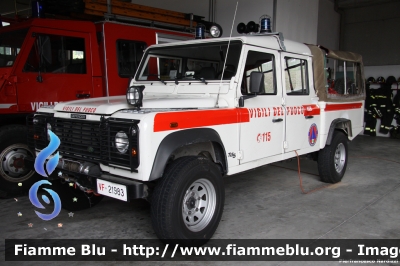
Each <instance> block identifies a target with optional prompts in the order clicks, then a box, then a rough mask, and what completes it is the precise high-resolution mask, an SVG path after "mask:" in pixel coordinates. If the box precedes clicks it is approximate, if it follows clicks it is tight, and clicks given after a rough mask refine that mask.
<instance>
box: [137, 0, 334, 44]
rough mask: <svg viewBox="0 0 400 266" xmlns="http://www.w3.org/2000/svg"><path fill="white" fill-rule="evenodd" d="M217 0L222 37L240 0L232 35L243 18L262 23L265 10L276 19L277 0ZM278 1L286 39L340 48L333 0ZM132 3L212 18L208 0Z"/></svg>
mask: <svg viewBox="0 0 400 266" xmlns="http://www.w3.org/2000/svg"><path fill="white" fill-rule="evenodd" d="M215 2H216V7H215V22H216V23H218V24H220V25H221V26H222V28H223V35H222V36H223V37H228V36H229V35H230V32H231V28H232V22H233V16H234V13H235V7H236V3H237V2H238V9H237V13H236V18H235V22H234V26H233V31H232V36H239V35H240V34H238V33H237V31H236V27H237V25H238V24H239V23H240V22H244V23H245V24H247V23H248V22H249V21H251V20H252V21H254V22H256V23H259V19H260V17H261V16H262V15H264V14H267V15H269V16H271V18H272V19H271V22H272V21H273V4H274V0H247V1H246V0H239V1H234V0H215ZM276 2H277V7H276V8H277V14H276V31H280V32H282V33H283V36H284V38H285V39H289V40H293V41H298V42H305V43H313V44H316V43H318V41H321V42H320V43H321V44H323V45H325V46H327V47H329V48H332V49H337V46H338V42H339V41H338V40H339V17H338V14H336V12H335V11H334V10H333V8H334V7H333V3H332V2H331V1H330V0H277V1H276ZM132 3H135V4H140V5H146V6H152V7H157V8H163V9H168V10H174V11H178V12H184V13H193V14H195V15H199V16H204V17H205V18H204V19H205V20H209V1H208V0H167V1H160V0H132ZM320 4H321V7H320V8H319V5H320ZM319 12H321V14H320V15H318V14H319ZM327 31H329V33H327Z"/></svg>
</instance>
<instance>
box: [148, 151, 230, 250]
mask: <svg viewBox="0 0 400 266" xmlns="http://www.w3.org/2000/svg"><path fill="white" fill-rule="evenodd" d="M224 201H225V189H224V184H223V179H222V176H221V171H220V170H219V168H218V167H217V165H216V164H215V163H213V162H212V161H210V160H209V159H207V158H204V157H196V156H188V157H181V158H178V159H177V160H175V161H173V162H172V163H171V164H170V165H169V166H168V167H167V169H166V171H165V173H164V175H163V177H162V178H161V180H160V181H159V182H158V184H157V186H156V188H155V190H154V193H153V195H152V200H151V219H152V225H153V228H154V230H155V232H156V234H157V236H158V238H160V239H161V240H163V241H164V242H166V243H179V244H181V245H186V246H201V245H203V244H205V243H206V242H207V241H208V240H209V239H210V238H211V237H212V236H213V234H214V232H215V230H216V229H217V227H218V224H219V222H220V220H221V216H222V212H223V206H224ZM189 212H190V214H189ZM196 219H197V220H196Z"/></svg>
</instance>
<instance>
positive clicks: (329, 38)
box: [317, 0, 340, 50]
mask: <svg viewBox="0 0 400 266" xmlns="http://www.w3.org/2000/svg"><path fill="white" fill-rule="evenodd" d="M339 37H340V15H339V14H338V13H337V12H336V11H335V5H334V3H333V1H330V0H319V7H318V30H317V44H320V45H322V46H325V47H327V48H329V49H332V50H339Z"/></svg>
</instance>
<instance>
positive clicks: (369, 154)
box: [0, 136, 400, 266]
mask: <svg viewBox="0 0 400 266" xmlns="http://www.w3.org/2000/svg"><path fill="white" fill-rule="evenodd" d="M389 160H392V161H389ZM296 169H297V161H296V160H292V161H285V162H280V163H276V164H273V165H268V166H265V167H261V168H259V169H257V170H253V171H250V172H247V173H242V174H238V175H235V176H230V177H227V178H225V189H226V190H225V191H226V196H225V209H224V214H223V216H222V220H221V223H220V224H219V227H218V229H217V231H216V233H215V235H214V238H215V239H277V238H288V239H368V238H383V239H386V238H397V239H398V238H400V227H399V221H400V204H399V202H400V193H399V192H400V175H399V172H400V141H399V140H393V139H389V138H382V137H376V138H373V137H368V136H358V137H357V138H356V139H355V140H354V141H352V142H350V143H349V162H348V166H347V172H346V174H345V176H344V178H343V180H342V182H341V183H338V184H335V185H332V186H329V187H328V188H324V189H322V190H319V191H317V192H314V193H312V194H308V195H304V194H302V193H301V190H300V188H299V181H298V175H297V172H296ZM301 169H302V171H303V173H302V178H303V186H304V188H305V190H312V189H314V188H317V187H320V186H323V185H326V184H324V183H321V182H320V181H319V178H318V176H317V175H316V174H317V164H316V162H313V161H310V160H306V159H302V160H301ZM17 200H18V201H16V200H15V199H14V198H11V199H0V217H1V219H0V235H1V238H2V239H3V241H2V242H1V243H0V265H3V263H4V239H18V238H33V239H34V238H45V239H52V238H54V239H57V238H59V239H83V238H86V239H95V238H97V239H111V238H113V239H116V238H121V239H143V238H144V239H146V238H156V236H155V234H154V232H153V229H152V227H151V220H150V208H149V205H148V203H147V202H145V201H142V200H137V201H134V202H131V203H125V202H121V201H118V200H114V199H110V198H106V199H104V200H103V201H102V202H101V203H100V204H99V205H97V206H95V207H93V208H91V209H88V210H85V211H80V212H76V213H75V214H74V216H73V217H69V216H68V212H67V211H65V210H62V211H61V213H60V215H59V216H58V217H56V218H55V219H53V220H51V221H47V222H46V221H42V220H41V219H39V218H38V217H37V216H36V214H35V213H34V207H33V206H32V204H31V202H30V201H29V198H28V196H21V197H18V198H17ZM18 212H21V213H22V214H23V215H22V216H20V217H19V216H18V215H17V213H18ZM28 223H33V224H34V225H33V227H32V228H30V227H28V225H27V224H28ZM58 223H63V227H62V228H58V227H57V224H58ZM130 263H131V262H109V263H106V262H103V263H101V265H128V264H130ZM136 263H137V262H136ZM153 263H156V264H158V265H159V264H164V265H165V264H168V265H172V264H173V265H187V264H191V265H192V264H194V265H203V264H212V265H215V264H216V265H220V264H228V263H229V264H236V265H242V264H243V263H242V262H236V263H232V262H228V263H226V262H153ZM6 264H7V265H42V264H43V262H17V263H9V262H8V263H6ZM138 264H143V265H144V264H145V263H138ZM252 264H254V265H280V264H283V265H340V263H339V262H283V263H281V262H254V263H252ZM50 265H55V263H50ZM57 265H68V266H73V265H99V262H93V263H83V262H57Z"/></svg>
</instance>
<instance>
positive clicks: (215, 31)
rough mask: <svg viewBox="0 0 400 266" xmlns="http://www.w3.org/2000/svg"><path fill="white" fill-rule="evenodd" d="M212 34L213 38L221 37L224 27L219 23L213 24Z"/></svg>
mask: <svg viewBox="0 0 400 266" xmlns="http://www.w3.org/2000/svg"><path fill="white" fill-rule="evenodd" d="M210 34H211V36H212V37H213V38H219V37H221V35H222V28H221V27H220V26H219V25H213V26H211V28H210Z"/></svg>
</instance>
